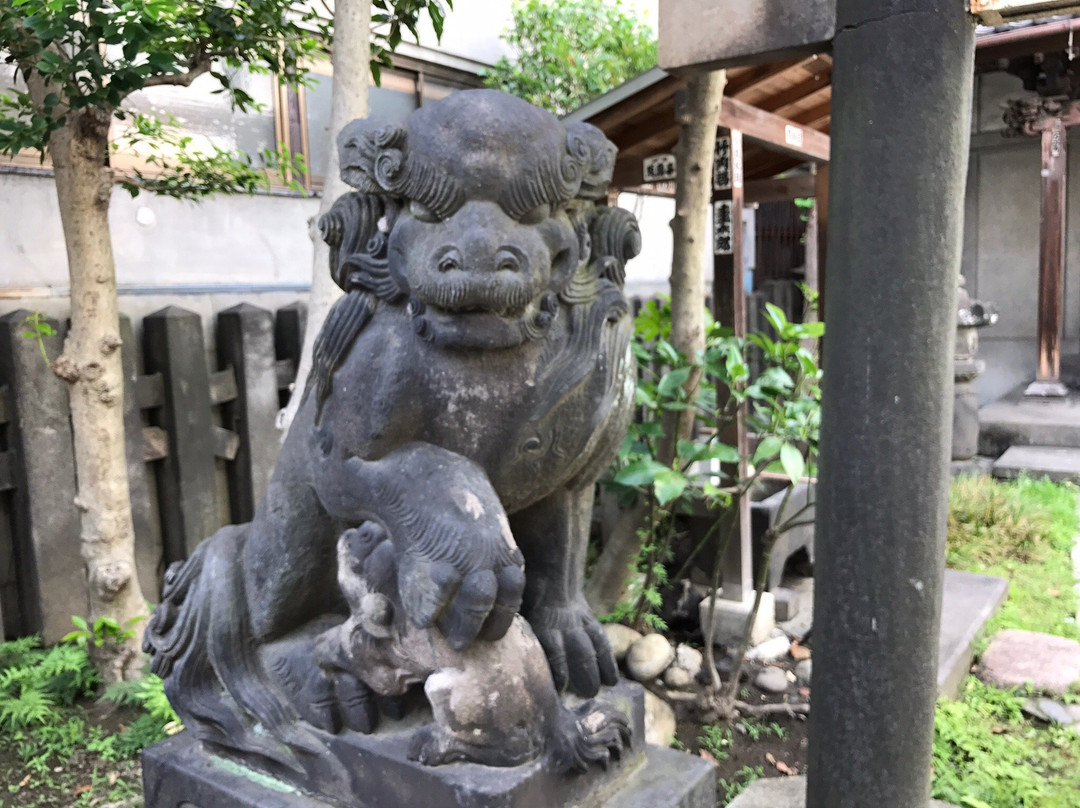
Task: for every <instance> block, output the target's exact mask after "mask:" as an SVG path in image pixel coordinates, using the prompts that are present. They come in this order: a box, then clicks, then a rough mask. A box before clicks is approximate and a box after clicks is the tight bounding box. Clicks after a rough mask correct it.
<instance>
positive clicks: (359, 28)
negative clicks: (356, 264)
mask: <svg viewBox="0 0 1080 808" xmlns="http://www.w3.org/2000/svg"><path fill="white" fill-rule="evenodd" d="M370 32H371V2H370V0H337V2H336V3H335V5H334V46H333V55H332V57H331V58H332V64H333V68H334V83H333V85H332V87H331V91H330V92H331V94H330V132H329V137H330V149H329V153H330V159H329V162H328V163H327V166H326V179H325V184H324V186H323V191H322V200H321V201H320V203H319V212H318V213H317V214H316V215H315V218H314V219H312V220H311V221H310V222H308V234H309V235H310V236H311V242H312V244H313V245H314V248H315V249H314V257H313V260H312V268H311V293H310V294H309V296H308V315H307V326H306V330H305V332H304V349H303V351H302V352H301V354H300V367H299V368H297V371H296V381H295V383H294V385H293V391H292V395H291V396H289V403H288V404H287V405H286V406H285V409H284V410H282V411H281V414H280V416H279V418H278V427H279V428H280V429H281V431H282V439H283V440H284V435H285V434H286V433H287V432H288V431H289V424H291V423H292V420H293V418H294V417H295V415H296V411H297V410H298V409H299V408H300V400H301V399H302V398H303V395H304V387H305V385H306V384H307V379H308V375H309V374H310V372H311V354H312V349H313V348H314V346H315V337H316V336H317V335H318V333H319V331H320V330H321V329H322V326H323V322H324V321H325V320H326V315H327V313H328V312H329V311H330V307H331V306H332V305H333V304H334V301H335V300H337V299H338V297H339V296H340V295H341V294H342V290H341V289H339V288H338V287H337V285H336V284H335V283H334V281H333V279H332V278H331V277H330V248H329V247H328V246H327V245H326V242H324V241H323V240H322V237H321V236H320V235H319V228H318V221H319V219H320V218H321V217H322V216H323V215H324V214H325V213H326V212H327V211H329V210H330V208H331V206H332V205H333V204H334V202H335V201H336V200H337V198H338V197H339V196H341V195H342V194H344V193H346V192H347V191H349V190H350V188H349V186H347V185H346V184H345V183H344V182H342V180H341V177H340V176H339V174H338V153H337V143H336V140H337V136H338V133H339V132H340V131H341V130H342V129H343V128H344V127H345V124H347V123H349V122H350V121H352V120H355V119H356V118H366V117H367V114H368V89H369V87H370V85H371V64H370V59H371V48H370V46H369V44H368V43H369V38H370V36H371V33H370Z"/></svg>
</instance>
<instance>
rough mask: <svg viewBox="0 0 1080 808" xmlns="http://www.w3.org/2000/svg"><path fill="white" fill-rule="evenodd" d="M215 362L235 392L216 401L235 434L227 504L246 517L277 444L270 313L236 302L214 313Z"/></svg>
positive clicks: (238, 517)
mask: <svg viewBox="0 0 1080 808" xmlns="http://www.w3.org/2000/svg"><path fill="white" fill-rule="evenodd" d="M217 358H218V367H219V368H221V369H222V370H225V369H227V368H229V367H231V368H232V369H233V373H234V374H235V378H236V398H235V399H233V400H232V401H228V402H225V403H223V404H222V416H223V423H224V426H225V428H226V429H229V430H231V431H233V432H235V433H236V434H237V436H238V437H239V446H238V448H237V451H236V456H235V457H234V458H233V460H232V461H231V462H229V463H228V467H227V476H228V481H229V504H230V509H231V514H232V521H233V522H234V523H241V522H250V521H251V519H252V518H253V517H254V516H255V506H256V505H257V504H258V503H259V502H260V500H262V498H263V495H264V494H265V493H266V488H267V486H268V485H269V483H270V475H271V473H272V472H273V470H274V462H275V461H276V460H277V455H278V449H279V448H280V446H281V443H280V441H279V440H278V431H277V428H276V427H275V421H276V419H277V411H278V384H277V358H276V354H275V349H274V316H273V315H272V314H271V313H270V312H269V311H266V310H265V309H260V308H258V307H257V306H252V305H251V304H249V303H241V304H240V305H238V306H233V307H232V308H230V309H226V310H225V311H223V312H221V313H220V314H218V317H217Z"/></svg>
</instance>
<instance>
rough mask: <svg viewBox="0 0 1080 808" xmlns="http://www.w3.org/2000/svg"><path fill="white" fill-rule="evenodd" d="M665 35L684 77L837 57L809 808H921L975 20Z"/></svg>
mask: <svg viewBox="0 0 1080 808" xmlns="http://www.w3.org/2000/svg"><path fill="white" fill-rule="evenodd" d="M659 22H660V66H661V67H663V68H665V69H669V70H675V71H679V70H682V71H685V72H692V71H694V70H702V69H711V68H716V67H727V66H732V65H736V64H750V63H754V62H763V61H773V60H777V59H783V58H790V57H791V56H792V55H796V54H800V53H812V52H815V51H821V50H825V49H827V48H829V47H830V46H831V48H832V50H833V56H834V63H835V67H834V70H833V102H832V103H833V112H832V154H831V160H830V174H831V176H830V179H829V211H828V216H829V230H828V251H827V256H828V267H827V270H828V272H827V279H828V280H827V283H828V288H827V304H826V310H825V323H826V328H827V333H828V336H827V338H826V340H825V355H824V358H823V367H824V368H825V371H826V372H825V378H824V397H823V410H822V443H821V474H820V478H819V479H820V483H819V485H818V504H817V529H816V536H815V543H816V566H815V579H816V580H815V600H814V624H815V629H814V661H815V664H814V686H813V706H812V710H811V718H810V765H809V778H808V781H807V792H806V805H807V807H808V808H868V807H869V806H876V805H886V806H889V808H927V806H928V805H929V803H930V768H931V747H932V741H933V731H934V730H933V719H934V703H935V700H936V696H937V687H936V682H937V675H936V669H937V645H938V631H939V622H940V613H941V594H942V580H943V574H944V566H945V530H946V519H947V507H948V502H947V492H948V480H949V477H948V460H949V447H950V431H951V424H952V395H951V386H952V347H953V340H954V328H955V317H956V290H957V283H956V278H957V275H958V274H959V271H960V253H961V236H962V225H963V222H962V215H963V193H964V182H965V176H966V171H967V155H968V131H969V127H970V120H971V89H972V75H973V63H974V51H975V42H974V38H975V20H974V18H973V17H972V16H971V15H970V14H969V13H968V11H967V9H966V7H965V4H964V3H962V2H959V0H803V1H802V2H800V3H788V2H778V0H661V2H660V19H659ZM830 43H831V45H830ZM792 804H793V805H794V803H792ZM777 808H780V806H778V807H777Z"/></svg>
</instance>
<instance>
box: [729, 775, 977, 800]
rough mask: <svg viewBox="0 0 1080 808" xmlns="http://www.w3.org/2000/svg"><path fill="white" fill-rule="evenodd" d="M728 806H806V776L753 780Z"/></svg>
mask: <svg viewBox="0 0 1080 808" xmlns="http://www.w3.org/2000/svg"><path fill="white" fill-rule="evenodd" d="M728 808H806V778H805V777H771V778H768V779H764V780H755V781H754V782H753V783H751V784H750V785H749V786H747V788H746V791H744V792H743V793H742V794H740V795H739V796H738V797H736V798H735V799H734V800H733V801H732V802H731V803H730V804H729V805H728ZM867 808H870V807H869V806H867ZM929 808H956V806H953V805H950V804H949V803H947V802H942V801H941V800H930V806H929Z"/></svg>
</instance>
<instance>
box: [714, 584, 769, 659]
mask: <svg viewBox="0 0 1080 808" xmlns="http://www.w3.org/2000/svg"><path fill="white" fill-rule="evenodd" d="M753 607H754V593H753V592H749V593H747V595H746V597H745V598H743V599H742V600H741V601H736V600H724V599H722V598H717V599H716V623H715V627H714V629H713V637H712V639H713V642H714V643H717V644H719V645H725V646H727V645H732V644H735V643H738V642H740V641H741V640H742V636H743V631H744V630H745V629H746V622H747V620H749V619H750V612H751V611H752V610H753ZM699 608H700V609H701V630H702V633H704V632H705V631H706V630H707V626H708V625H709V623H708V620H709V598H705V599H704V600H703V601H701V606H700V607H699ZM775 627H776V610H775V604H774V603H773V596H772V593H771V592H764V593H763V594H762V596H761V605H760V606H759V608H758V613H757V617H756V618H755V619H754V628H753V631H752V632H751V634H750V644H751V645H759V644H760V643H763V642H764V641H765V640H767V639H768V638H769V635H770V634H772V630H773V629H774V628H775Z"/></svg>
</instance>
